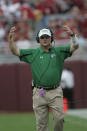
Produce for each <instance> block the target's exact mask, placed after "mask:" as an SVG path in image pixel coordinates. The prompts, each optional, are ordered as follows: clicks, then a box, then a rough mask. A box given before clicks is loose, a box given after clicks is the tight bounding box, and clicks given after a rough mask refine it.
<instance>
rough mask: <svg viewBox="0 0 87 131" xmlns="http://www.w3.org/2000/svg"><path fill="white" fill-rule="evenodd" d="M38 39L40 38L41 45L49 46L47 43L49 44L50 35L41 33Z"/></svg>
mask: <svg viewBox="0 0 87 131" xmlns="http://www.w3.org/2000/svg"><path fill="white" fill-rule="evenodd" d="M39 40H40V44H41V46H44V47H46V46H49V45H50V44H51V37H50V36H48V35H42V36H41V37H40V38H39Z"/></svg>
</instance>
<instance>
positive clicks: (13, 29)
mask: <svg viewBox="0 0 87 131" xmlns="http://www.w3.org/2000/svg"><path fill="white" fill-rule="evenodd" d="M15 31H16V27H15V26H14V27H11V29H10V32H9V36H8V41H9V42H13V41H14V35H15Z"/></svg>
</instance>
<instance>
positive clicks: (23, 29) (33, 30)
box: [0, 0, 87, 43]
mask: <svg viewBox="0 0 87 131" xmlns="http://www.w3.org/2000/svg"><path fill="white" fill-rule="evenodd" d="M63 25H68V26H70V27H71V29H72V30H73V31H74V32H78V34H79V35H80V36H81V37H82V38H87V0H0V43H3V42H7V37H8V32H9V29H10V28H11V27H12V26H16V35H15V40H16V41H17V42H18V41H26V42H27V41H29V40H34V39H35V36H36V34H37V32H38V31H39V29H40V28H43V27H50V28H51V29H52V30H53V32H54V37H55V39H56V40H58V39H66V38H68V35H67V34H66V33H65V32H64V31H63V28H62V26H63Z"/></svg>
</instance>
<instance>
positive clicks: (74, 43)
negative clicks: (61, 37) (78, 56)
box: [64, 26, 79, 52]
mask: <svg viewBox="0 0 87 131" xmlns="http://www.w3.org/2000/svg"><path fill="white" fill-rule="evenodd" d="M64 30H65V31H66V32H67V33H68V35H69V36H70V37H71V46H70V52H74V51H75V50H76V49H78V47H79V44H78V43H77V35H76V34H75V33H73V31H72V30H71V29H70V27H68V26H64Z"/></svg>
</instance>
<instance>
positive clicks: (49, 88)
mask: <svg viewBox="0 0 87 131" xmlns="http://www.w3.org/2000/svg"><path fill="white" fill-rule="evenodd" d="M58 86H59V85H55V86H51V87H50V86H49V87H44V86H38V85H34V87H36V88H38V89H41V88H43V89H44V90H53V89H56V88H57V87H58Z"/></svg>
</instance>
